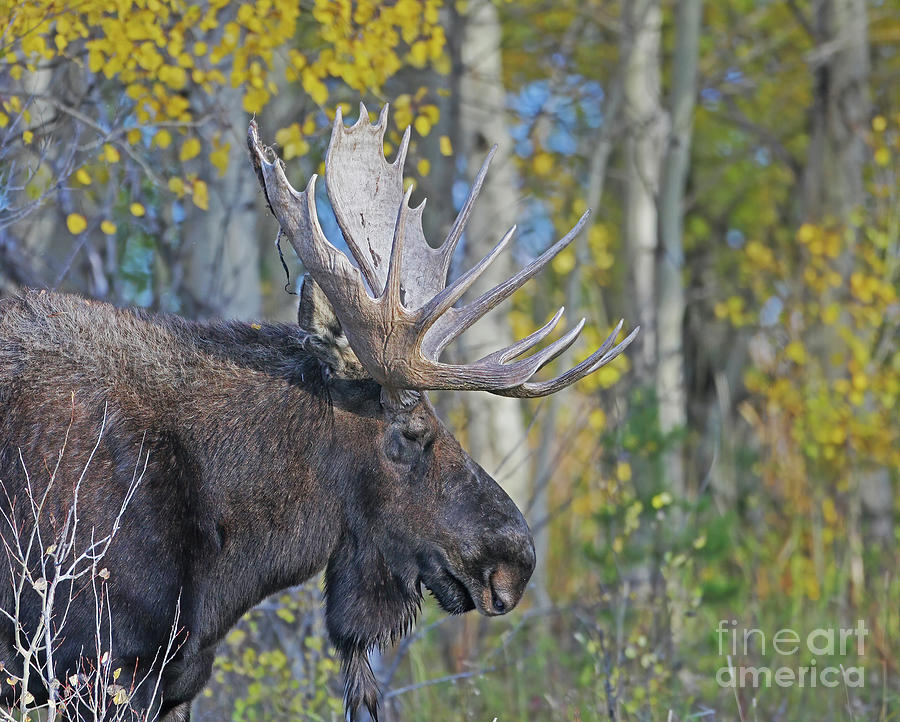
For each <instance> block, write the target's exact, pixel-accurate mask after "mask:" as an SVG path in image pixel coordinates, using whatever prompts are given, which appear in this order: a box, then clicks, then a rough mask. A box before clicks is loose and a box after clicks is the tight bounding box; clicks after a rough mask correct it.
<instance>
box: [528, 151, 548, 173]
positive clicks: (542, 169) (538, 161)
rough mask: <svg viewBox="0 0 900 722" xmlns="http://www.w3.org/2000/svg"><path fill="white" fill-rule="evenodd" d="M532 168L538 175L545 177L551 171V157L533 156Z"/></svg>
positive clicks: (546, 154) (544, 154)
mask: <svg viewBox="0 0 900 722" xmlns="http://www.w3.org/2000/svg"><path fill="white" fill-rule="evenodd" d="M532 167H533V168H534V172H535V173H537V174H538V175H547V174H548V173H549V172H550V171H551V170H553V156H552V155H550V154H549V153H538V154H537V155H535V156H534V160H533V161H532Z"/></svg>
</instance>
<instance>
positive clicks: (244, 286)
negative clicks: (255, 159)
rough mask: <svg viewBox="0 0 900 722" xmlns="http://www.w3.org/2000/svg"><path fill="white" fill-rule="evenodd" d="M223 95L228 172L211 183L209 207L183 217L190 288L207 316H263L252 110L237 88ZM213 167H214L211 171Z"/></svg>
mask: <svg viewBox="0 0 900 722" xmlns="http://www.w3.org/2000/svg"><path fill="white" fill-rule="evenodd" d="M228 95H229V96H231V97H228V98H225V99H222V98H219V99H218V100H219V102H221V103H222V104H223V105H224V107H225V108H227V110H226V119H227V125H226V129H225V130H224V131H223V137H224V140H226V141H228V142H230V143H231V147H230V149H229V154H228V156H229V158H228V170H227V171H226V174H225V177H224V178H222V179H221V180H220V181H219V182H217V183H215V184H210V186H209V188H210V193H209V210H208V211H206V212H203V211H201V210H200V209H197V208H193V209H192V210H191V211H190V213H189V216H188V218H187V220H186V222H185V234H184V237H185V238H186V239H187V243H188V244H189V247H188V251H189V253H190V258H189V263H188V270H187V274H188V290H189V291H190V292H191V294H192V295H193V296H194V298H195V299H196V300H197V301H198V305H197V309H196V311H197V312H198V313H199V314H200V315H203V316H221V317H223V318H237V319H254V318H259V316H260V312H261V309H262V302H261V292H260V278H259V276H260V272H259V243H258V242H257V238H258V235H259V233H258V227H257V223H258V220H259V217H260V213H259V209H258V208H257V203H256V198H257V188H256V178H254V177H253V173H251V172H249V171H248V168H247V147H246V142H245V141H244V138H245V137H246V135H247V123H248V122H249V116H248V115H247V113H245V112H244V111H243V109H242V108H241V100H240V96H239V94H238V93H236V92H233V91H230V92H229V93H228ZM213 172H214V171H213Z"/></svg>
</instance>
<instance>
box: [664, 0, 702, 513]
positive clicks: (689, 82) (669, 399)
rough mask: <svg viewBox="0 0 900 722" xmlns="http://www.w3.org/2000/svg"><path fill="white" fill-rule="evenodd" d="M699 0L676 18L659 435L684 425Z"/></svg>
mask: <svg viewBox="0 0 900 722" xmlns="http://www.w3.org/2000/svg"><path fill="white" fill-rule="evenodd" d="M701 9H702V3H701V0H679V3H678V6H677V11H676V13H677V15H676V19H675V38H676V40H675V57H674V60H673V77H672V91H671V96H670V98H671V99H670V107H669V109H670V113H671V118H672V127H671V130H670V132H669V138H668V147H667V149H666V160H665V170H664V173H663V180H662V188H661V190H660V211H659V213H660V217H659V230H660V241H661V246H662V248H661V251H662V252H661V253H660V256H659V265H658V273H659V299H658V311H657V318H658V320H659V328H658V329H657V345H658V349H659V352H658V358H657V367H656V389H657V394H658V395H659V425H660V429H661V430H662V432H663V433H666V432H670V431H672V430H674V429H678V428H681V427H684V425H685V424H686V423H687V402H686V393H685V386H684V381H685V379H684V348H683V329H684V307H685V302H684V279H683V277H682V274H683V270H684V248H683V244H682V225H683V222H684V189H685V183H686V180H687V173H688V167H689V164H690V155H691V134H692V133H691V131H692V125H693V123H692V121H693V116H694V103H695V98H696V95H697V56H698V51H699V41H700V15H701ZM664 468H665V470H666V476H667V481H668V482H669V487H670V488H671V489H672V490H673V492H675V494H676V496H683V495H684V493H685V491H686V489H685V478H684V449H683V446H682V444H680V443H679V444H676V445H675V446H674V447H673V448H672V449H671V450H670V451H669V452H668V454H667V458H666V462H665V464H664Z"/></svg>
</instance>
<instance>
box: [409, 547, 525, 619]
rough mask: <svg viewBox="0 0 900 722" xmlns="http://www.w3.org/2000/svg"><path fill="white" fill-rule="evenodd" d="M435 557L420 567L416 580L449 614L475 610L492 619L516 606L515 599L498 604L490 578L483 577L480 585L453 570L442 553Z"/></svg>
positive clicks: (497, 596) (499, 599)
mask: <svg viewBox="0 0 900 722" xmlns="http://www.w3.org/2000/svg"><path fill="white" fill-rule="evenodd" d="M437 556H438V558H432V559H429V560H428V562H426V563H425V564H424V565H423V567H422V569H421V574H420V577H419V580H420V581H421V582H422V584H424V585H425V588H426V589H428V591H430V592H431V594H432V595H433V596H434V598H435V599H436V600H437V602H438V604H440V606H441V608H442V609H443V610H444V611H445V612H447V613H448V614H463V613H464V612H468V611H471V610H472V609H477V610H478V611H479V612H480V613H481V614H484V615H485V616H488V617H494V616H497V615H499V614H505V613H506V612H507V611H509V610H510V609H512V607H514V606H515V602H516V601H517V600H512V602H511V603H510V602H505V603H504V602H503V601H501V599H502V597H501V595H499V594H498V593H497V591H496V590H495V589H494V585H493V583H492V582H491V580H490V577H489V575H487V574H486V575H485V579H484V582H483V583H482V582H479V581H475V579H474V578H471V577H470V576H469V575H468V574H466V573H460V572H457V571H455V570H454V569H453V567H452V566H451V564H450V563H449V562H448V561H447V560H446V558H444V556H443V554H439V555H437Z"/></svg>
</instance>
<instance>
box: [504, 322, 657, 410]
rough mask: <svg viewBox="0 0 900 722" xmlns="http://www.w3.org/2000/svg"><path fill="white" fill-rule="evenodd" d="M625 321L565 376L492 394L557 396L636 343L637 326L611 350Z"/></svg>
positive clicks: (523, 396) (519, 396) (522, 396)
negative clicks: (559, 392) (556, 394)
mask: <svg viewBox="0 0 900 722" xmlns="http://www.w3.org/2000/svg"><path fill="white" fill-rule="evenodd" d="M623 323H624V320H622V321H619V323H618V325H617V326H616V328H615V329H614V330H613V332H612V333H611V334H610V335H609V336H608V337H607V339H606V341H604V342H603V344H602V345H601V346H600V348H598V349H597V350H596V351H594V353H592V354H591V355H590V356H588V357H587V358H586V359H585V360H584V361H582V362H581V363H580V364H578V365H577V366H574V367H572V368H571V369H569V370H568V371H566V372H565V373H563V374H560V375H559V376H557V377H556V378H555V379H551V380H550V381H534V382H531V381H529V382H526V383H523V384H521V385H519V386H516V387H513V388H509V389H500V390H498V391H493V392H492V393H495V394H498V395H500V396H512V397H515V398H520V399H534V398H538V397H540V396H549V395H550V394H555V393H556V392H557V391H561V390H562V389H564V388H566V387H567V386H571V385H572V384H574V383H575V382H576V381H580V380H581V379H583V378H584V377H585V376H588V375H589V374H592V373H594V371H596V370H597V369H599V368H600V367H601V366H605V365H606V364H608V363H609V362H610V361H612V360H613V359H614V358H616V356H618V355H619V354H621V353H622V352H623V351H624V350H625V349H626V348H628V346H629V345H631V342H632V341H634V339H635V337H636V336H637V334H638V331H640V330H641V327H640V326H636V327H635V328H634V330H632V332H631V333H630V334H628V336H626V337H625V339H624V340H623V341H622V342H621V343H620V344H618V345H617V346H616V347H615V348H613V349H612V350H610V348H609V347H610V346H612V344H613V342H614V341H615V339H616V336H618V335H619V331H621V330H622V324H623Z"/></svg>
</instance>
